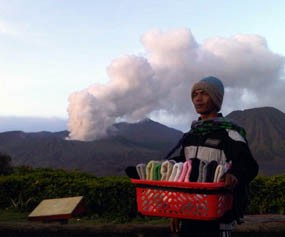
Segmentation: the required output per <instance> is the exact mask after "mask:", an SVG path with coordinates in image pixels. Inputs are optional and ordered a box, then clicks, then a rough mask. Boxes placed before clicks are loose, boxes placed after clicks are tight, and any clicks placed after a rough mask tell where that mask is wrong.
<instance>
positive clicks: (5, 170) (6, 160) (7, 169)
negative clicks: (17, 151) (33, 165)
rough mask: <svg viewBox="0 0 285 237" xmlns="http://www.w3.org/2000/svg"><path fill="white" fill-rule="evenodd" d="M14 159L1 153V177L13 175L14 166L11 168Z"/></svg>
mask: <svg viewBox="0 0 285 237" xmlns="http://www.w3.org/2000/svg"><path fill="white" fill-rule="evenodd" d="M11 161H12V158H11V157H10V156H9V155H8V154H4V153H2V152H0V175H1V174H4V175H7V174H11V173H12V170H13V169H12V166H11Z"/></svg>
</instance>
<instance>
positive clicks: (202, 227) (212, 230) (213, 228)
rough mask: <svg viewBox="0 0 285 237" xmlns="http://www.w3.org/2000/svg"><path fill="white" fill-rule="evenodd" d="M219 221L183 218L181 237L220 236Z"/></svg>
mask: <svg viewBox="0 0 285 237" xmlns="http://www.w3.org/2000/svg"><path fill="white" fill-rule="evenodd" d="M219 234H220V224H219V222H218V221H196V220H182V221H181V232H180V235H179V237H219Z"/></svg>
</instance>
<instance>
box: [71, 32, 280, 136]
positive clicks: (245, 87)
mask: <svg viewBox="0 0 285 237" xmlns="http://www.w3.org/2000/svg"><path fill="white" fill-rule="evenodd" d="M141 42H142V44H143V46H144V49H145V56H136V55H128V56H124V57H121V58H117V59H114V60H113V61H112V62H111V63H110V65H109V66H108V67H107V73H108V77H109V79H110V80H109V82H108V83H106V84H104V85H96V84H95V85H91V86H89V87H88V88H86V89H82V90H81V91H77V92H74V93H72V94H71V95H70V97H69V106H68V114H69V119H68V130H69V132H70V134H69V139H76V140H83V141H91V140H96V139H101V138H103V137H105V136H106V135H107V129H108V128H109V127H110V126H111V125H112V124H113V123H115V122H116V121H118V120H126V121H138V120H140V119H143V118H145V117H152V118H154V119H159V120H160V121H162V122H164V123H167V124H169V125H171V126H173V127H175V126H180V127H188V124H189V120H191V119H190V118H191V117H194V116H196V115H195V112H194V110H193V107H192V104H191V99H190V88H191V86H192V84H193V83H195V82H196V81H198V80H200V79H201V78H202V77H205V76H209V75H212V76H216V77H219V78H220V79H221V80H222V81H223V82H224V85H225V88H226V95H225V98H224V104H223V107H222V112H223V113H229V112H231V111H232V110H237V109H246V108H250V107H258V106H274V107H277V108H279V109H281V110H284V109H285V106H284V103H282V101H284V99H285V95H284V93H283V91H284V85H285V80H284V79H282V76H283V73H284V71H283V67H284V57H283V56H281V55H278V54H276V53H274V52H272V51H271V50H270V49H269V48H268V46H267V42H266V40H265V39H264V38H263V37H261V36H258V35H236V36H233V37H230V38H224V37H215V38H209V39H207V40H205V41H204V42H202V43H199V42H197V41H196V40H195V37H194V36H193V34H192V33H191V31H190V30H189V29H175V30H170V31H166V32H161V31H159V30H153V31H149V32H146V33H145V34H144V35H143V37H142V39H141Z"/></svg>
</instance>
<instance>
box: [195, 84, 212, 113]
mask: <svg viewBox="0 0 285 237" xmlns="http://www.w3.org/2000/svg"><path fill="white" fill-rule="evenodd" d="M192 102H193V104H194V107H195V109H196V112H197V113H198V114H201V115H208V114H212V113H217V107H216V106H215V104H214V103H213V100H212V98H211V97H210V96H209V94H208V93H207V92H206V91H203V90H200V89H199V90H195V91H194V92H193V94H192Z"/></svg>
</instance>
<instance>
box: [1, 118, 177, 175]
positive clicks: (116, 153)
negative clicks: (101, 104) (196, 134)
mask: <svg viewBox="0 0 285 237" xmlns="http://www.w3.org/2000/svg"><path fill="white" fill-rule="evenodd" d="M109 132H110V137H109V138H108V139H103V140H100V141H92V142H82V141H70V140H65V139H64V138H65V137H66V136H67V134H68V133H67V132H57V133H51V132H38V133H24V132H21V131H11V132H4V133H0V152H4V153H7V154H9V155H10V156H11V157H12V160H13V165H27V166H32V167H54V168H64V169H79V170H82V171H86V172H91V173H94V174H96V175H98V176H102V175H123V174H124V169H125V167H127V166H129V165H135V164H137V163H139V162H147V161H148V160H150V159H162V158H163V157H164V156H165V154H166V153H167V152H168V149H169V147H172V146H173V145H174V144H175V142H176V141H177V140H178V139H179V138H180V137H181V136H182V133H181V132H180V131H177V130H175V129H172V128H168V127H166V126H164V125H162V124H159V123H156V122H154V121H152V120H144V121H142V122H140V123H138V124H126V123H120V124H115V125H114V126H113V128H112V129H111V130H110V131H109Z"/></svg>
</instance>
